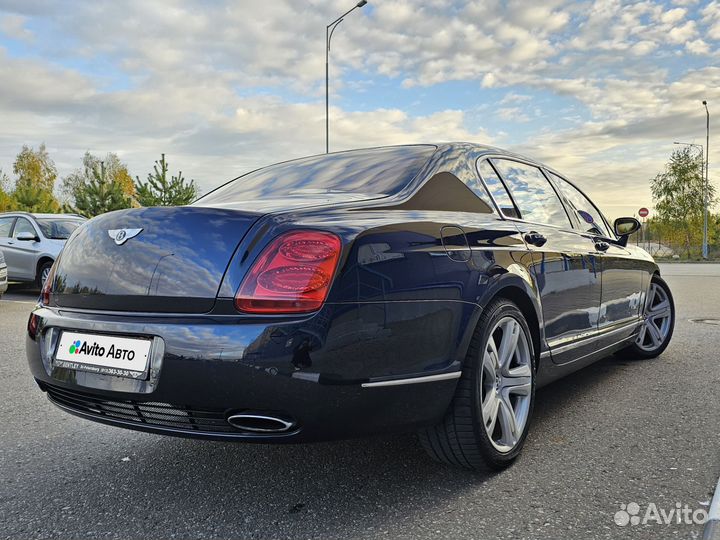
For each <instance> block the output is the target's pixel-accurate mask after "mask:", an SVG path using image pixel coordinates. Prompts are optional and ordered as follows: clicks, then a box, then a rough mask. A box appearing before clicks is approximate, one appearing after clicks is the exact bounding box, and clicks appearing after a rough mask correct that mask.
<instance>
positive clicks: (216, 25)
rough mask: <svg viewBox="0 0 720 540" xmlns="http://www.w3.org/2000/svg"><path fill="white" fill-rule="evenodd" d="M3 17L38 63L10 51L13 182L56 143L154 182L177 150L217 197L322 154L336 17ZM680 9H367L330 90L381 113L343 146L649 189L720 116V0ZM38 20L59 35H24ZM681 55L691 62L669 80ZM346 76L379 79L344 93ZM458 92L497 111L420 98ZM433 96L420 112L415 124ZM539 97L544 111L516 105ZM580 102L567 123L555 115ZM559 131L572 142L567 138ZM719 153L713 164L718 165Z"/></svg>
mask: <svg viewBox="0 0 720 540" xmlns="http://www.w3.org/2000/svg"><path fill="white" fill-rule="evenodd" d="M350 4H352V2H350ZM3 6H4V8H0V10H1V9H5V10H6V11H7V13H5V14H2V15H0V32H2V37H0V39H4V40H12V41H13V42H15V41H19V42H22V43H24V44H26V46H30V45H27V44H32V46H33V47H34V48H33V49H32V50H33V51H34V54H27V55H23V57H22V58H19V57H14V56H12V55H11V53H10V52H8V51H10V50H13V49H12V47H9V46H6V49H0V80H1V81H3V82H4V83H5V82H6V84H0V118H2V122H1V123H0V166H1V167H2V168H3V169H5V170H7V169H8V168H9V165H10V164H11V162H12V159H13V157H14V155H15V153H17V151H18V149H19V147H20V146H21V145H22V144H23V143H29V144H34V145H37V144H39V143H40V142H41V141H43V140H45V141H46V142H47V143H48V147H49V149H50V151H51V152H52V154H53V156H54V157H56V159H57V161H58V166H59V168H60V169H61V172H68V171H69V170H71V169H73V168H75V167H77V166H78V165H79V160H80V158H81V156H82V153H83V152H84V151H85V150H91V151H93V152H97V153H104V152H107V151H117V152H119V153H120V154H121V156H122V157H123V158H124V159H126V160H127V161H128V162H129V164H130V165H131V169H132V170H133V171H134V172H135V173H136V174H140V175H141V176H142V175H143V172H142V171H145V170H148V169H149V168H150V167H151V165H152V162H153V160H154V159H156V158H157V156H158V155H159V153H160V152H161V151H164V152H166V153H167V154H168V156H169V158H170V160H171V165H172V166H173V168H175V167H176V166H177V167H180V168H182V169H183V170H184V171H185V172H186V174H188V175H191V176H194V177H195V178H196V179H199V180H200V181H201V183H202V186H203V188H204V189H209V188H210V187H212V186H213V185H216V184H217V183H219V182H220V181H221V180H223V179H226V178H228V177H231V176H233V175H235V174H237V173H239V172H242V171H243V170H245V169H247V168H251V167H256V166H259V165H262V164H266V163H270V162H273V161H277V160H279V159H286V158H291V157H296V156H300V155H304V154H311V153H317V152H320V151H322V150H323V149H324V107H323V105H324V104H323V103H322V96H323V83H324V65H323V63H324V58H323V39H324V35H323V27H324V25H326V24H327V23H328V22H330V21H331V20H332V19H333V18H334V17H336V16H337V14H338V11H342V10H338V4H337V3H336V2H330V1H329V0H313V1H311V2H304V3H299V2H291V1H290V0H274V1H273V2H267V1H260V0H246V1H244V2H242V3H237V2H213V3H205V2H200V0H175V1H174V2H172V3H155V2H146V1H143V0H128V1H127V2H123V3H116V2H110V1H102V0H101V1H98V2H92V3H78V4H73V5H72V9H69V8H68V6H67V5H63V4H60V3H57V2H49V1H47V2H44V1H38V2H23V1H21V0H5V2H4V3H3ZM675 6H680V7H668V6H667V5H666V4H665V3H663V2H660V1H659V0H643V1H640V2H624V1H621V0H587V1H583V2H568V1H565V0H549V1H547V2H542V3H537V2H536V3H528V2H526V1H520V0H511V1H507V2H501V1H500V0H482V1H477V2H450V1H446V0H429V1H425V2H411V1H409V0H383V1H381V2H372V5H371V6H370V7H368V8H364V9H362V10H356V11H354V12H353V13H352V14H351V15H349V16H348V18H347V20H346V21H345V22H343V23H342V25H340V27H339V28H338V31H337V33H336V34H335V36H334V37H333V47H332V51H331V55H332V86H331V91H332V92H333V94H335V95H337V96H338V97H339V96H342V95H343V93H346V94H347V93H349V91H350V89H351V88H352V89H354V90H357V89H358V88H360V87H361V86H364V87H366V88H367V89H368V90H367V92H366V93H367V94H370V95H371V96H372V97H374V98H375V100H374V101H372V103H373V105H371V106H362V107H361V106H359V105H356V104H355V103H353V104H351V105H346V106H345V108H339V107H335V106H334V107H332V108H331V115H332V132H331V147H332V148H333V149H343V148H350V147H356V146H371V145H379V144H398V143H402V142H417V141H433V140H436V141H439V140H458V139H460V140H463V139H464V140H476V141H482V142H491V141H492V140H493V139H494V140H495V141H496V142H502V141H503V139H508V138H509V139H513V140H515V141H520V142H521V144H520V145H519V147H520V149H524V150H525V151H527V152H528V153H530V154H532V155H536V156H538V157H541V158H544V159H548V161H550V162H551V164H552V165H554V166H557V167H558V168H559V169H560V170H565V169H567V171H568V173H569V174H572V175H574V176H575V177H578V178H586V179H588V181H589V182H591V183H592V184H593V185H599V186H602V187H603V189H605V188H607V190H605V191H606V193H607V192H612V189H611V188H612V186H613V185H614V186H618V185H622V183H623V182H637V183H640V184H641V185H643V186H645V185H646V178H645V177H646V176H647V174H648V171H652V170H655V169H657V168H658V167H659V166H661V165H662V160H663V159H664V157H665V156H666V155H667V154H668V150H667V149H665V148H664V146H663V145H664V144H665V143H666V142H667V141H670V140H672V139H674V138H679V137H685V138H688V137H689V138H692V139H694V138H697V137H698V136H699V134H700V132H701V131H702V130H701V128H702V118H701V116H702V111H701V110H700V108H699V101H700V100H701V99H709V100H710V102H711V103H720V93H719V91H718V89H719V88H720V76H719V75H718V70H719V69H720V68H717V67H713V66H712V65H710V64H708V65H707V66H706V67H704V68H703V67H702V65H701V66H700V67H696V66H697V64H698V63H699V62H702V61H703V59H707V58H713V57H711V56H709V55H712V54H717V49H718V45H717V43H715V42H716V41H717V40H720V2H718V0H713V1H712V2H710V3H701V4H700V5H693V3H692V2H691V1H690V2H688V1H683V2H675ZM35 19H37V21H38V22H39V23H40V24H39V25H38V26H37V27H40V26H41V27H42V28H44V29H47V30H48V31H50V32H51V34H50V35H51V38H50V37H48V38H44V36H43V35H42V34H41V33H39V32H38V33H37V34H33V33H32V32H31V31H30V30H29V29H30V28H33V29H35V28H37V27H36V26H34V25H33V24H32V23H33V22H34V21H35ZM78 21H82V24H79V23H78ZM108 21H112V22H113V24H108ZM63 37H65V39H62V38H63ZM0 46H1V45H0ZM713 51H715V52H713ZM678 55H679V56H680V58H683V56H688V57H689V55H696V56H694V57H692V62H693V63H689V64H688V65H687V66H683V65H681V64H679V65H675V66H674V68H673V69H671V68H670V66H669V65H668V64H669V62H671V61H672V60H673V58H675V57H677V56H678ZM703 55H706V56H703ZM715 58H716V57H715ZM86 65H91V66H93V68H92V69H91V70H88V69H84V68H83V67H84V66H86ZM64 66H65V67H64ZM66 66H76V67H72V68H71V67H66ZM77 66H83V67H80V68H78V67H77ZM98 66H100V67H98ZM350 69H353V70H355V71H354V73H355V74H357V73H360V74H361V75H362V77H363V78H365V79H367V80H366V81H365V80H363V81H357V80H355V79H353V80H349V78H347V77H346V78H344V75H346V74H347V72H348V70H350ZM93 70H94V72H93ZM395 77H397V79H394V78H395ZM456 80H465V81H473V83H472V84H474V85H476V88H477V89H478V92H482V93H483V95H491V96H492V97H491V98H490V99H489V100H488V101H487V103H485V104H484V105H488V104H494V108H490V109H487V110H483V112H482V114H480V113H479V112H478V110H479V105H478V104H476V105H471V106H469V108H468V110H466V111H463V110H459V108H458V106H457V105H456V103H457V102H456V96H455V95H454V94H453V91H454V90H452V88H451V89H450V90H447V91H444V92H446V93H443V94H437V93H435V92H433V94H432V95H433V98H432V99H433V100H434V101H433V102H432V103H430V102H429V100H430V98H419V97H418V95H421V94H420V93H421V92H423V91H424V90H426V89H427V87H433V86H434V85H438V86H437V88H447V87H449V86H450V85H448V83H449V82H450V81H456ZM399 81H401V82H399ZM409 89H412V91H413V92H415V93H414V94H413V98H412V101H413V102H415V103H414V105H413V106H412V107H411V106H410V103H408V106H407V108H406V109H405V106H404V105H403V106H400V105H386V104H384V103H382V101H381V100H378V99H377V96H378V95H382V93H383V92H388V100H390V99H393V101H392V103H394V104H397V103H401V102H402V99H397V98H398V95H399V96H402V92H404V91H409ZM433 90H434V89H433ZM498 94H500V95H503V94H504V97H502V98H499V97H498ZM354 95H358V94H354ZM437 95H441V97H440V98H435V96H437ZM422 99H426V101H425V102H422V103H421V105H423V106H424V110H425V111H426V112H423V113H422V114H415V115H412V114H410V113H409V112H408V111H410V110H413V108H414V107H415V106H416V105H417V102H418V100H420V101H422ZM531 99H532V100H533V103H532V107H528V106H527V105H521V103H524V102H527V101H529V100H531ZM543 99H544V100H546V101H545V102H542V101H541V100H543ZM478 100H482V97H478ZM547 100H550V101H549V102H548V101H547ZM553 100H557V101H561V102H562V103H561V105H557V103H556V102H554V101H553ZM568 100H570V101H571V102H572V104H573V105H572V107H571V110H568V111H563V112H559V111H557V110H555V109H553V107H558V106H562V107H568V104H567V102H568ZM333 103H340V101H338V100H337V99H336V98H333ZM528 105H530V104H529V103H528ZM428 110H429V112H428ZM433 111H434V112H433ZM527 111H533V112H532V117H533V118H535V117H536V116H537V114H538V112H540V111H541V112H542V114H546V115H547V116H548V117H549V123H548V126H547V131H545V132H543V133H538V134H532V133H530V134H527V131H521V130H520V129H519V128H522V130H527V129H528V128H529V126H530V125H533V124H526V125H524V126H519V125H518V124H519V123H523V122H527V121H528V120H529V119H530V113H528V112H527ZM498 118H499V119H500V120H502V122H497V119H498ZM562 118H566V119H567V120H566V122H567V123H564V124H562V126H563V127H558V124H555V123H553V121H554V120H556V119H558V120H559V119H562ZM491 119H494V120H495V121H496V124H495V131H494V132H492V131H491V130H490V129H489V128H488V126H489V125H492V123H491V122H490V120H491ZM473 123H477V125H473ZM568 125H572V126H573V127H572V128H567V127H566V126H568ZM498 126H500V127H498ZM501 130H504V131H507V132H508V133H503V132H502V131H501ZM519 133H522V135H518V134H519ZM719 150H720V147H719ZM713 152H715V153H713V154H712V155H711V162H720V155H716V154H717V153H718V150H713ZM600 171H604V172H602V173H601V172H600ZM643 189H644V188H643ZM600 191H602V190H600ZM643 193H644V192H643ZM642 196H643V197H645V196H646V194H645V195H642ZM598 197H599V198H600V199H601V200H602V197H603V195H602V193H598ZM605 197H607V195H605Z"/></svg>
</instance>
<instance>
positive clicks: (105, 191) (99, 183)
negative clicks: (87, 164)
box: [72, 161, 132, 217]
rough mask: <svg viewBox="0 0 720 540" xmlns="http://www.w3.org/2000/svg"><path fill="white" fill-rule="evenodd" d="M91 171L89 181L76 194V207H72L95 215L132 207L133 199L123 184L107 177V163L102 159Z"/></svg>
mask: <svg viewBox="0 0 720 540" xmlns="http://www.w3.org/2000/svg"><path fill="white" fill-rule="evenodd" d="M89 173H90V175H89V176H90V179H89V181H88V182H87V184H86V185H85V186H84V187H83V189H81V190H79V191H78V192H77V193H76V194H75V207H74V208H72V210H73V211H74V212H77V213H79V214H82V215H83V216H86V217H94V216H97V215H99V214H104V213H105V212H111V211H113V210H121V209H123V208H129V207H130V205H131V202H132V201H131V200H130V197H128V196H127V195H126V194H125V192H124V191H123V186H122V185H121V184H120V183H119V182H114V181H112V179H109V178H106V175H105V164H104V163H103V162H102V161H101V162H100V167H95V168H94V169H92V170H91V171H89Z"/></svg>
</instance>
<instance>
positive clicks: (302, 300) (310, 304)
mask: <svg viewBox="0 0 720 540" xmlns="http://www.w3.org/2000/svg"><path fill="white" fill-rule="evenodd" d="M339 258H340V238H338V237H337V236H335V235H334V234H332V233H328V232H319V231H293V232H289V233H285V234H283V235H281V236H279V237H277V238H276V239H275V240H274V241H273V242H272V243H271V244H270V245H269V246H268V247H266V248H265V249H264V250H263V252H262V253H261V254H260V257H258V259H257V260H256V261H255V264H253V265H252V268H250V271H249V272H248V274H247V276H245V279H244V280H243V282H242V285H240V289H239V290H238V293H237V294H236V295H235V307H236V308H237V309H238V310H240V311H244V312H246V313H267V314H274V313H307V312H309V311H315V310H317V309H320V307H322V305H323V302H325V298H326V297H327V293H328V290H329V289H330V283H331V281H332V278H333V274H334V273H335V268H336V266H337V262H338V259H339Z"/></svg>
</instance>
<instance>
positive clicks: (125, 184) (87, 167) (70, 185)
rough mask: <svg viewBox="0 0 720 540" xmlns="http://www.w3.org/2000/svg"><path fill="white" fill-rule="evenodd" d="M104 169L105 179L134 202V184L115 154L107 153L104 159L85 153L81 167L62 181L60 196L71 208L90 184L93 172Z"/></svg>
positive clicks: (126, 169) (125, 167)
mask: <svg viewBox="0 0 720 540" xmlns="http://www.w3.org/2000/svg"><path fill="white" fill-rule="evenodd" d="M103 167H104V168H105V179H106V180H107V181H108V182H111V183H113V184H119V185H120V189H121V190H122V192H123V194H124V195H125V196H126V197H127V198H129V199H130V201H131V203H132V202H134V201H135V183H134V182H133V179H132V176H130V172H129V171H128V168H127V165H125V164H124V163H123V162H122V161H120V158H119V157H118V156H117V154H115V153H112V152H110V153H108V154H107V155H106V156H105V158H104V159H101V158H99V157H97V156H94V155H93V154H91V153H90V152H85V155H84V156H83V160H82V167H81V168H79V169H76V170H75V171H73V172H72V173H70V174H69V175H68V176H66V177H65V178H64V179H63V185H62V196H63V198H64V199H65V200H66V201H67V202H68V206H70V207H72V206H73V205H74V204H75V202H76V200H77V198H78V196H80V195H81V194H82V193H83V192H84V191H85V190H87V189H88V186H89V185H90V183H91V182H92V179H93V175H94V171H96V170H100V169H102V168H103Z"/></svg>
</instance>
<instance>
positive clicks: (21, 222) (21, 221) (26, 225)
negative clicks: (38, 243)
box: [13, 217, 37, 238]
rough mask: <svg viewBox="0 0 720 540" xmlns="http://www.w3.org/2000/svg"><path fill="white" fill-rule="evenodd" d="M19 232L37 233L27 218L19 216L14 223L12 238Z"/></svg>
mask: <svg viewBox="0 0 720 540" xmlns="http://www.w3.org/2000/svg"><path fill="white" fill-rule="evenodd" d="M20 233H30V234H35V235H36V234H37V232H35V227H33V226H32V223H30V222H29V221H28V220H27V219H25V218H21V217H19V218H18V220H17V223H16V224H15V230H14V231H13V238H17V237H18V234H20Z"/></svg>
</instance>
